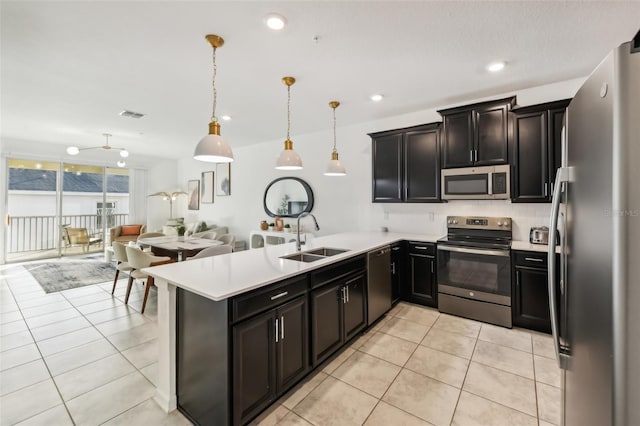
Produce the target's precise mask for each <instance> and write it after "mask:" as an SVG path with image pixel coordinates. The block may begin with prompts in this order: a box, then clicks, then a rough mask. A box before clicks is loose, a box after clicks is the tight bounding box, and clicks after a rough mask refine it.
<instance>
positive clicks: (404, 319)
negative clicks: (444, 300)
mask: <svg viewBox="0 0 640 426" xmlns="http://www.w3.org/2000/svg"><path fill="white" fill-rule="evenodd" d="M394 318H397V319H400V320H402V321H407V322H410V323H412V324H418V325H421V326H423V327H429V328H431V327H432V326H433V324H435V323H436V321H437V319H436V320H435V321H433V323H431V324H423V323H421V322H418V321H414V320H411V319H408V318H402V317H395V316H394Z"/></svg>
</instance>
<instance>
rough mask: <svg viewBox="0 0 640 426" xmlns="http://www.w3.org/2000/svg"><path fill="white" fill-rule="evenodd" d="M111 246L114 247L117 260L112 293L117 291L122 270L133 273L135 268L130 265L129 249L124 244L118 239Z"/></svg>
mask: <svg viewBox="0 0 640 426" xmlns="http://www.w3.org/2000/svg"><path fill="white" fill-rule="evenodd" d="M111 247H113V258H114V259H115V260H116V276H115V277H114V278H113V288H112V289H111V294H113V293H114V292H115V291H116V284H117V282H118V276H119V275H120V271H122V272H126V273H128V274H131V271H132V270H133V268H132V267H131V265H129V262H128V259H127V250H126V249H125V245H124V244H122V243H119V242H117V241H116V242H114V243H113V245H112V246H111Z"/></svg>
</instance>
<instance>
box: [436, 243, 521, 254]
mask: <svg viewBox="0 0 640 426" xmlns="http://www.w3.org/2000/svg"><path fill="white" fill-rule="evenodd" d="M438 250H444V251H454V252H457V253H469V254H481V255H484V256H502V257H509V250H485V249H472V248H466V247H454V246H445V245H441V244H438Z"/></svg>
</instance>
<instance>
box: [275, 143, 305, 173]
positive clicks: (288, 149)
mask: <svg viewBox="0 0 640 426" xmlns="http://www.w3.org/2000/svg"><path fill="white" fill-rule="evenodd" d="M276 169H278V170H300V169H302V160H301V159H300V156H299V155H298V153H297V152H295V151H294V149H293V142H292V141H291V140H289V139H287V140H286V141H284V149H283V150H282V152H281V153H280V155H279V156H278V160H277V161H276Z"/></svg>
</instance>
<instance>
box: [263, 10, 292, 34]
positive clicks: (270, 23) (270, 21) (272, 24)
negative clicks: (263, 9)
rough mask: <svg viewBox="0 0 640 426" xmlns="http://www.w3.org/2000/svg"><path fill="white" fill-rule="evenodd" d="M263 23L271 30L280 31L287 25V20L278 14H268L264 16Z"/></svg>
mask: <svg viewBox="0 0 640 426" xmlns="http://www.w3.org/2000/svg"><path fill="white" fill-rule="evenodd" d="M264 23H265V24H267V27H269V28H271V29H272V30H275V31H280V30H281V29H283V28H284V27H285V26H286V25H287V18H285V17H284V16H282V15H280V14H278V13H270V14H268V15H267V16H265V18H264Z"/></svg>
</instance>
